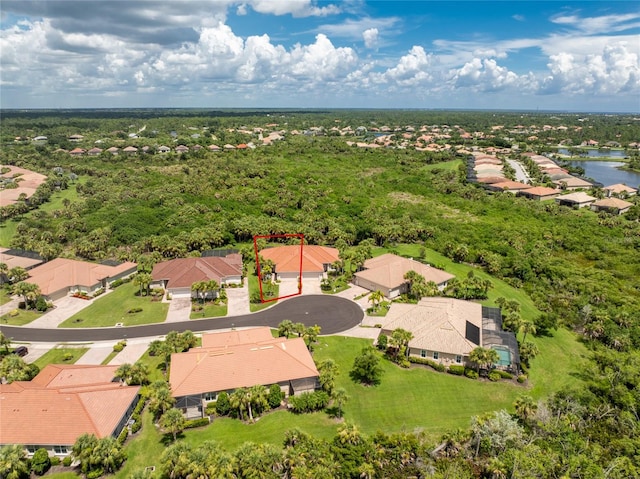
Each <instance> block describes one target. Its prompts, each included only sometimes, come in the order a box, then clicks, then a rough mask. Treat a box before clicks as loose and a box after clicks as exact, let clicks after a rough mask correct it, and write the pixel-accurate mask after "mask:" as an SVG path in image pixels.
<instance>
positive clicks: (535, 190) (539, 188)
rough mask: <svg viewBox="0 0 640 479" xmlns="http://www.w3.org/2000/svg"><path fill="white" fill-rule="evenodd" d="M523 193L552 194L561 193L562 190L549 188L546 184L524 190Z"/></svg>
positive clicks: (534, 194) (535, 194)
mask: <svg viewBox="0 0 640 479" xmlns="http://www.w3.org/2000/svg"><path fill="white" fill-rule="evenodd" d="M521 193H523V194H525V195H531V196H551V195H557V194H559V193H560V191H559V190H556V189H555V188H547V187H546V186H534V187H533V188H529V189H527V190H524V191H522V192H521Z"/></svg>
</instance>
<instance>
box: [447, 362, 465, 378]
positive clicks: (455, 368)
mask: <svg viewBox="0 0 640 479" xmlns="http://www.w3.org/2000/svg"><path fill="white" fill-rule="evenodd" d="M447 372H448V373H449V374H453V375H455V376H462V375H463V374H464V366H462V365H457V364H452V365H451V366H449V369H448V370H447Z"/></svg>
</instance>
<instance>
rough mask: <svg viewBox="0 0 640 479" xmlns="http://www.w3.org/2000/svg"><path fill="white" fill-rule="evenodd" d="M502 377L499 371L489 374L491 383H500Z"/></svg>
mask: <svg viewBox="0 0 640 479" xmlns="http://www.w3.org/2000/svg"><path fill="white" fill-rule="evenodd" d="M501 378H502V377H501V376H500V373H499V372H498V371H491V372H490V373H489V381H492V382H496V381H500V379H501Z"/></svg>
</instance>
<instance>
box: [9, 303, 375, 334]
mask: <svg viewBox="0 0 640 479" xmlns="http://www.w3.org/2000/svg"><path fill="white" fill-rule="evenodd" d="M363 317H364V313H363V312H362V308H361V307H360V306H359V305H358V304H356V303H354V302H352V301H349V300H348V299H345V298H340V297H336V296H327V295H308V296H300V297H296V298H291V299H288V300H286V301H282V302H279V303H278V304H276V305H275V306H272V307H271V308H268V309H265V310H263V311H260V312H258V313H253V314H247V315H242V316H228V317H224V318H212V319H198V320H191V321H184V322H176V323H159V324H149V325H145V326H130V327H122V328H85V329H75V328H64V329H62V328H56V329H37V328H21V327H19V326H1V327H0V331H2V332H3V333H4V335H5V336H7V337H9V338H13V340H14V341H45V342H82V341H107V340H119V339H125V338H143V337H153V336H164V335H165V334H167V333H168V332H170V331H185V330H187V329H188V330H190V331H194V332H200V331H213V330H216V329H227V328H232V327H236V328H241V327H248V326H270V327H277V326H278V324H279V323H280V322H281V321H283V320H285V319H289V320H291V321H293V322H294V323H298V322H300V323H304V324H305V325H306V326H313V325H314V324H317V325H318V326H320V327H321V328H322V331H321V334H336V333H339V332H342V331H346V330H348V329H351V328H353V327H354V326H357V325H359V324H360V322H361V321H362V319H363Z"/></svg>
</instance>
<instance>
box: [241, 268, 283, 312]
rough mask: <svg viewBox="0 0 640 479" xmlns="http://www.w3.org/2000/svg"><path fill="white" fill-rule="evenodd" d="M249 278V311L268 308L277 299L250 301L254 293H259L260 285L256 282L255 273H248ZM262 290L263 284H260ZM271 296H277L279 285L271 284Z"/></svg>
mask: <svg viewBox="0 0 640 479" xmlns="http://www.w3.org/2000/svg"><path fill="white" fill-rule="evenodd" d="M248 280H249V311H251V312H252V313H255V312H256V311H260V310H262V309H265V308H268V307H269V306H273V305H274V304H276V303H277V301H269V302H268V303H252V302H251V298H252V297H253V295H254V294H260V285H259V284H258V277H257V276H256V275H255V274H250V275H248ZM262 287H263V292H264V287H265V285H264V284H263V285H262ZM272 288H273V289H272V291H273V297H274V298H277V297H278V293H279V292H280V286H279V285H278V284H277V283H276V284H274V285H273V286H272Z"/></svg>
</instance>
